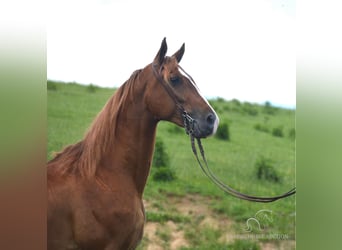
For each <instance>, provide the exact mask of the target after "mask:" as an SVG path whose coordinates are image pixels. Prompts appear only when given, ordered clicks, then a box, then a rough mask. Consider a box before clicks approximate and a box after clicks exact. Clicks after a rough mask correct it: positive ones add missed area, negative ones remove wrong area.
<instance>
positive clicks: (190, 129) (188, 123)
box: [152, 65, 296, 203]
mask: <svg viewBox="0 0 342 250" xmlns="http://www.w3.org/2000/svg"><path fill="white" fill-rule="evenodd" d="M178 67H179V68H180V69H181V71H182V72H183V73H184V74H185V75H186V76H187V77H188V78H189V80H190V81H192V83H193V84H194V85H195V81H194V80H193V79H192V77H191V76H190V75H189V74H188V73H186V72H185V71H184V69H183V68H182V67H180V66H179V65H178ZM152 68H153V72H154V74H155V76H156V77H157V79H158V80H159V81H160V82H161V83H162V85H163V87H164V88H165V90H166V91H167V92H168V94H169V95H170V97H171V98H172V99H173V100H174V101H175V103H176V106H177V107H178V109H180V111H181V112H182V118H183V122H184V128H185V132H186V134H188V135H189V136H190V141H191V148H192V152H193V153H194V155H195V157H196V159H197V162H198V164H199V166H200V168H201V169H202V171H203V173H204V174H205V175H206V176H207V177H208V178H209V179H210V180H211V181H212V182H213V183H214V184H215V185H217V186H218V187H219V188H221V189H222V190H223V191H224V192H226V193H228V194H230V195H232V196H235V197H237V198H240V199H243V200H248V201H254V202H264V203H266V202H273V201H276V200H279V199H282V198H286V197H288V196H291V195H293V194H295V193H296V188H295V187H294V188H292V189H291V190H290V191H288V192H287V193H284V194H282V195H277V196H271V197H258V196H253V195H247V194H243V193H240V192H238V191H236V190H235V189H233V188H231V187H229V186H228V185H226V184H224V183H223V182H222V181H220V180H219V179H218V178H217V177H216V176H215V175H214V173H213V172H212V171H211V170H210V168H209V166H208V162H207V159H206V157H205V154H204V149H203V146H202V142H201V139H200V138H195V137H194V135H193V133H194V128H195V125H196V120H194V119H193V118H192V117H191V116H190V115H189V114H188V113H187V112H186V111H185V109H184V108H183V106H182V105H181V104H180V103H179V102H178V100H177V98H176V95H175V93H174V92H173V91H172V90H171V89H170V87H169V85H168V84H167V82H166V81H165V80H164V79H163V78H162V77H161V75H160V74H159V72H157V70H156V68H155V65H152ZM195 139H196V141H197V145H198V148H199V150H200V153H201V157H202V160H203V162H204V166H203V164H202V162H201V160H200V159H199V157H198V153H197V149H196V143H195Z"/></svg>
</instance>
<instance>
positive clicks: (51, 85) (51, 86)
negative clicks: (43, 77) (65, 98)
mask: <svg viewBox="0 0 342 250" xmlns="http://www.w3.org/2000/svg"><path fill="white" fill-rule="evenodd" d="M46 87H47V90H53V91H56V90H57V85H56V83H54V82H50V81H48V82H47V86H46Z"/></svg>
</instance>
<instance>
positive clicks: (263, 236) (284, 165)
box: [47, 81, 296, 249]
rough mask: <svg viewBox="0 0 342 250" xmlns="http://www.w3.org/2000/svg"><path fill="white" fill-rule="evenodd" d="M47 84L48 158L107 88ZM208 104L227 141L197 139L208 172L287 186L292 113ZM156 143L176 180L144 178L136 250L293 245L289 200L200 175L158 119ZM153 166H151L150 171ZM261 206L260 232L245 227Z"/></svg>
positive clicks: (258, 187) (83, 123)
mask: <svg viewBox="0 0 342 250" xmlns="http://www.w3.org/2000/svg"><path fill="white" fill-rule="evenodd" d="M47 87H48V91H47V95H48V110H47V115H48V117H47V121H48V149H47V152H48V156H47V157H48V159H50V158H51V155H52V152H56V151H60V150H61V149H62V148H63V147H64V146H66V145H67V144H71V143H75V142H77V141H78V140H80V139H81V138H82V136H83V135H84V133H85V131H86V129H87V128H88V126H89V125H90V123H91V121H92V120H93V119H94V117H95V115H96V114H97V113H98V112H99V111H100V110H101V108H102V107H103V106H104V104H105V103H106V101H107V100H108V98H109V97H110V96H111V95H112V94H113V93H114V92H115V89H110V88H99V87H96V86H93V85H90V86H83V85H79V84H76V83H68V84H65V83H58V82H52V81H48V84H47ZM210 103H211V104H212V106H213V107H214V109H215V110H216V112H217V114H218V115H219V117H220V129H222V127H223V128H224V126H226V129H224V130H223V134H225V133H226V135H227V134H228V136H229V140H223V139H220V138H218V137H212V138H207V139H204V140H202V143H203V146H204V148H205V152H206V156H207V158H208V163H209V166H210V167H211V170H212V171H213V172H214V173H215V174H216V175H217V176H218V177H219V178H220V179H221V180H222V181H223V182H225V183H226V184H229V185H230V186H232V187H234V188H235V189H237V190H239V191H241V192H245V193H248V194H252V195H259V196H272V195H277V194H281V193H284V192H286V191H288V190H289V189H291V188H292V187H293V186H295V111H294V110H287V109H281V108H276V107H273V106H272V105H271V104H270V103H265V105H258V104H252V103H246V102H245V103H242V102H239V101H238V100H230V101H227V100H224V99H220V98H218V99H214V100H210ZM225 124H226V125H225ZM220 132H222V131H220ZM227 132H228V133H227ZM157 141H162V144H163V145H164V149H165V152H166V153H167V155H168V156H169V163H168V164H169V166H168V167H169V168H170V169H172V171H173V172H174V173H175V175H176V179H175V180H174V181H169V182H163V181H158V180H154V179H153V178H151V176H150V178H149V180H148V184H147V186H146V189H145V193H144V201H145V205H146V213H147V224H146V230H145V238H144V240H143V242H142V245H141V246H140V247H139V248H140V249H148V248H149V247H151V246H155V248H154V249H158V247H159V249H178V248H180V247H183V249H222V248H224V247H231V248H228V249H247V248H248V249H281V248H285V249H294V245H295V243H294V240H295V218H296V214H295V197H289V198H286V199H284V200H281V201H277V202H274V203H271V204H260V203H251V202H248V201H242V200H238V199H236V198H234V197H231V196H229V195H227V194H224V193H223V192H222V191H221V190H220V189H218V188H217V187H216V186H215V185H213V184H212V183H211V182H210V180H209V179H207V177H206V176H205V175H204V174H203V173H202V172H201V169H200V168H199V166H198V165H197V162H196V160H195V158H194V156H193V154H192V151H191V147H190V141H189V138H188V136H187V135H186V134H185V132H184V131H183V130H182V129H180V128H178V127H176V126H175V125H173V124H170V123H167V122H161V123H160V124H159V125H158V132H157ZM157 171H158V169H157V168H156V167H155V166H153V167H152V170H151V175H152V176H153V175H154V174H155V173H156V172H157ZM261 209H266V210H269V211H272V216H271V218H268V219H267V218H266V219H265V218H262V219H260V220H259V222H260V224H261V225H262V228H261V230H258V228H257V227H256V226H255V225H254V231H253V232H252V233H251V232H247V231H246V222H247V220H248V219H249V218H252V217H254V216H255V214H256V213H257V212H258V211H260V210H261ZM281 237H282V238H281ZM175 242H176V243H177V242H178V243H177V244H178V245H177V244H176V243H175ZM267 247H268V248H267Z"/></svg>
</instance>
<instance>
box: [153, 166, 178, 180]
mask: <svg viewBox="0 0 342 250" xmlns="http://www.w3.org/2000/svg"><path fill="white" fill-rule="evenodd" d="M175 179H176V175H175V173H174V172H173V171H172V169H171V168H169V167H158V168H157V169H156V171H155V172H154V174H153V180H155V181H173V180H175Z"/></svg>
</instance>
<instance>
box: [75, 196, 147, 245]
mask: <svg viewBox="0 0 342 250" xmlns="http://www.w3.org/2000/svg"><path fill="white" fill-rule="evenodd" d="M120 197H122V196H120ZM123 197H124V198H121V199H119V198H116V197H115V196H114V197H110V198H109V197H106V198H100V199H99V200H98V201H97V203H96V204H97V205H96V206H93V207H92V208H90V207H88V206H86V205H84V206H80V207H79V208H78V209H77V210H75V223H76V224H75V227H74V228H75V233H74V235H75V236H76V241H78V242H79V243H80V245H81V246H82V245H83V246H89V245H92V244H96V245H99V244H101V245H103V246H112V247H111V248H109V249H134V248H135V247H136V246H137V244H138V243H139V242H140V240H141V238H142V235H143V227H144V221H145V214H144V208H143V205H142V201H141V200H140V199H139V198H138V197H136V196H127V195H126V196H123ZM93 204H94V203H93Z"/></svg>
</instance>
